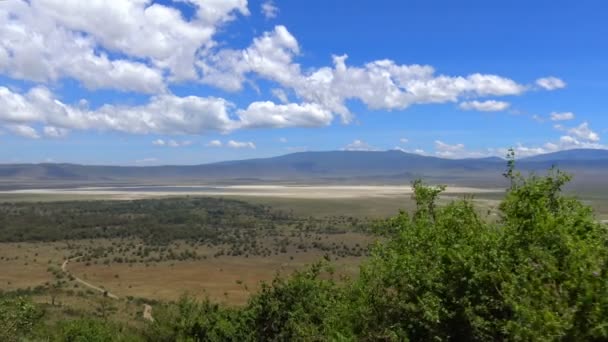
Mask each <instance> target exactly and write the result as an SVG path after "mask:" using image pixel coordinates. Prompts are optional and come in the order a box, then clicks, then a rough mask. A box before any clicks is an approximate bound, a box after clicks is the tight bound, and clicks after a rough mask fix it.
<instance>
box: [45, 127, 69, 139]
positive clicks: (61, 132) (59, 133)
mask: <svg viewBox="0 0 608 342" xmlns="http://www.w3.org/2000/svg"><path fill="white" fill-rule="evenodd" d="M43 132H44V135H45V136H47V137H49V138H63V137H65V136H67V135H68V133H69V132H70V131H69V130H67V129H65V128H60V127H54V126H45V127H44V128H43Z"/></svg>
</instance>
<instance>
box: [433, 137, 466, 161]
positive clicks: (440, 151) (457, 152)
mask: <svg viewBox="0 0 608 342" xmlns="http://www.w3.org/2000/svg"><path fill="white" fill-rule="evenodd" d="M464 151H465V149H464V144H455V145H450V144H446V143H444V142H443V141H441V140H435V154H436V155H437V156H439V157H442V158H454V157H460V156H462V154H463V152H464Z"/></svg>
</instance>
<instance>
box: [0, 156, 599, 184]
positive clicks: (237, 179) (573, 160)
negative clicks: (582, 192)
mask: <svg viewBox="0 0 608 342" xmlns="http://www.w3.org/2000/svg"><path fill="white" fill-rule="evenodd" d="M516 164H517V167H518V168H519V169H520V170H523V171H526V172H529V171H542V170H546V169H548V168H550V167H551V166H553V165H555V166H557V167H559V168H560V169H563V170H565V171H568V172H571V173H574V174H575V175H580V174H583V175H585V177H588V176H592V177H595V178H597V177H601V176H602V175H603V174H608V150H594V149H578V150H567V151H560V152H555V153H549V154H542V155H537V156H533V157H528V158H522V159H519V160H517V161H516ZM505 167H506V161H505V160H504V159H502V158H498V157H490V158H479V159H471V158H468V159H445V158H438V157H432V156H423V155H418V154H411V153H406V152H402V151H397V150H393V151H328V152H298V153H292V154H287V155H283V156H278V157H271V158H260V159H248V160H235V161H225V162H219V163H211V164H201V165H167V166H93V165H78V164H53V163H42V164H0V186H1V185H3V184H4V185H5V186H6V184H11V185H14V184H30V183H31V184H35V185H37V186H39V185H40V184H46V183H48V184H57V183H65V184H68V183H74V184H76V183H78V184H89V183H96V184H103V183H142V184H150V183H155V184H160V183H167V184H169V183H172V184H176V183H188V182H225V183H256V182H315V183H318V182H349V183H392V182H404V181H409V180H412V179H415V178H424V179H428V180H431V181H442V182H447V183H454V184H484V185H485V184H496V183H497V182H500V180H501V175H502V172H503V171H504V169H505Z"/></svg>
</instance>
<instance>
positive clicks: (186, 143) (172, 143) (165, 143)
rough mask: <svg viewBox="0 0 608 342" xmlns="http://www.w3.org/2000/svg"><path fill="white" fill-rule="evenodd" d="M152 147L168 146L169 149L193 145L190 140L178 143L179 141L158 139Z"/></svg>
mask: <svg viewBox="0 0 608 342" xmlns="http://www.w3.org/2000/svg"><path fill="white" fill-rule="evenodd" d="M152 145H155V146H167V147H183V146H190V145H192V141H190V140H182V141H177V140H173V139H169V140H163V139H156V140H154V141H153V142H152Z"/></svg>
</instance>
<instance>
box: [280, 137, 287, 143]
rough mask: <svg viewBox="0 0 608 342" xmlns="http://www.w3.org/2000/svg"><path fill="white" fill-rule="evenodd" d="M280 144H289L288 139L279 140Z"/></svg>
mask: <svg viewBox="0 0 608 342" xmlns="http://www.w3.org/2000/svg"><path fill="white" fill-rule="evenodd" d="M279 142H280V143H283V144H285V143H287V138H279Z"/></svg>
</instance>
